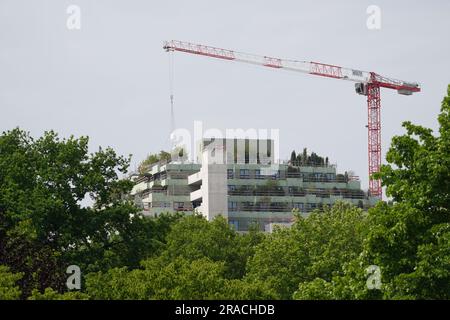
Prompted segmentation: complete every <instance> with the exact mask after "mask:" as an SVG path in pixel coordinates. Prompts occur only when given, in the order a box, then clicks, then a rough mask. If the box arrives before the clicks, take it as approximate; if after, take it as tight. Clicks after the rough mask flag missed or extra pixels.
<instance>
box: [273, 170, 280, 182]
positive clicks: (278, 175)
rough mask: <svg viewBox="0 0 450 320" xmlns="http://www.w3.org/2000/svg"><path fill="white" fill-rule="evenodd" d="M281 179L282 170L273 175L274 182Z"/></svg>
mask: <svg viewBox="0 0 450 320" xmlns="http://www.w3.org/2000/svg"><path fill="white" fill-rule="evenodd" d="M278 179H280V170H278V171H277V172H276V173H275V174H273V175H272V180H278Z"/></svg>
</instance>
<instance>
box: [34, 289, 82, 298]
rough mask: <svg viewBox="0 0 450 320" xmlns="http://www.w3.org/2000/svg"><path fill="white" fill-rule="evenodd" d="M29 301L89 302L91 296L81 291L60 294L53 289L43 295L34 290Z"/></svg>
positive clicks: (46, 290) (47, 290)
mask: <svg viewBox="0 0 450 320" xmlns="http://www.w3.org/2000/svg"><path fill="white" fill-rule="evenodd" d="M28 300H89V296H88V295H87V294H85V293H82V292H79V291H71V292H65V293H62V294H61V293H59V292H57V291H55V290H53V289H52V288H46V289H45V291H44V292H43V293H40V292H39V290H37V289H34V290H33V291H32V294H31V296H30V297H28Z"/></svg>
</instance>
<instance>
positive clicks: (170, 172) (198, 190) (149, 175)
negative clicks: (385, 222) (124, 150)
mask: <svg viewBox="0 0 450 320" xmlns="http://www.w3.org/2000/svg"><path fill="white" fill-rule="evenodd" d="M238 145H242V146H244V148H245V151H244V152H243V153H242V155H241V156H239V152H238V153H237V154H236V150H237V149H238ZM249 146H254V147H250V148H249ZM198 149H199V150H198V152H197V154H198V155H199V156H198V158H197V159H196V161H195V163H192V162H189V161H178V160H177V161H169V162H159V163H155V164H154V165H152V166H150V167H149V168H148V170H146V171H145V172H144V173H140V174H133V175H132V177H131V179H133V181H134V182H135V186H134V188H133V190H132V196H133V197H134V199H135V202H136V204H137V205H139V206H140V207H141V208H142V210H143V212H144V214H145V215H147V216H155V215H158V214H161V213H164V212H185V213H187V214H191V213H193V212H194V211H196V212H198V213H200V214H202V215H204V216H205V217H206V218H207V219H208V220H211V219H214V217H216V216H218V215H221V216H223V217H225V218H226V219H227V220H228V222H229V224H230V225H232V226H234V228H235V229H236V230H237V231H247V230H249V228H250V227H251V226H252V225H256V226H258V227H259V228H260V229H261V230H264V231H271V230H272V228H273V226H274V225H277V224H282V225H289V224H290V223H292V221H293V211H298V212H299V213H300V214H301V215H308V214H309V213H310V212H311V211H313V210H315V209H319V208H321V207H322V206H324V205H332V204H333V203H335V202H336V201H339V200H341V201H347V202H350V203H352V204H354V205H356V206H359V207H361V208H363V209H367V208H369V207H370V206H372V205H374V204H375V202H376V201H378V200H379V198H377V197H371V196H369V195H368V194H367V193H366V192H364V191H363V190H361V185H360V181H359V179H358V178H357V177H354V176H349V175H348V174H347V173H344V174H339V173H337V170H336V165H332V164H329V163H328V161H327V162H326V163H309V164H301V163H295V162H294V163H293V162H292V161H284V162H282V163H276V162H275V159H274V156H273V154H274V152H273V149H274V141H273V140H249V139H219V140H214V139H204V140H202V141H201V142H200V143H199V145H198Z"/></svg>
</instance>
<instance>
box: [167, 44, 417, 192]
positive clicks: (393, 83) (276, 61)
mask: <svg viewBox="0 0 450 320" xmlns="http://www.w3.org/2000/svg"><path fill="white" fill-rule="evenodd" d="M163 48H164V49H165V50H166V51H178V52H184V53H189V54H196V55H202V56H206V57H210V58H216V59H222V60H229V61H236V62H243V63H248V64H254V65H260V66H263V67H268V68H274V69H285V70H289V71H295V72H301V73H306V74H311V75H316V76H321V77H327V78H334V79H340V80H347V81H352V82H355V90H356V92H357V93H358V94H361V95H365V96H367V110H368V124H367V129H368V160H369V190H370V194H371V196H374V197H379V198H381V197H382V189H381V181H380V180H377V179H370V177H371V176H372V174H373V173H375V172H379V171H380V166H381V116H380V110H381V97H380V88H388V89H394V90H397V92H398V93H399V94H403V95H411V94H413V93H414V92H420V85H419V84H418V83H416V82H407V81H403V80H398V79H393V78H388V77H384V76H381V75H379V74H377V73H375V72H368V71H363V70H358V69H351V68H344V67H340V66H336V65H331V64H325V63H320V62H313V61H299V60H289V59H280V58H275V57H270V56H261V55H256V54H249V53H244V52H239V51H233V50H227V49H222V48H216V47H212V46H205V45H201V44H194V43H190V42H184V41H176V40H171V41H167V42H165V43H164V46H163Z"/></svg>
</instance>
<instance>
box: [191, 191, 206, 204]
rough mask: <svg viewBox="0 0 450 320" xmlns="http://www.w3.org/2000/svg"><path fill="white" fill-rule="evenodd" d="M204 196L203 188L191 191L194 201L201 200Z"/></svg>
mask: <svg viewBox="0 0 450 320" xmlns="http://www.w3.org/2000/svg"><path fill="white" fill-rule="evenodd" d="M202 198H203V193H202V189H201V188H200V189H198V190H195V191H193V192H191V195H190V200H191V202H192V201H197V200H201V199H202Z"/></svg>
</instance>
